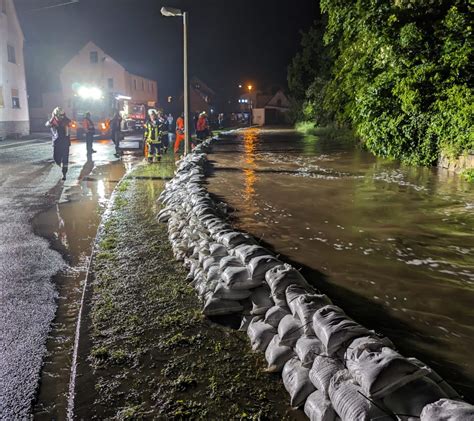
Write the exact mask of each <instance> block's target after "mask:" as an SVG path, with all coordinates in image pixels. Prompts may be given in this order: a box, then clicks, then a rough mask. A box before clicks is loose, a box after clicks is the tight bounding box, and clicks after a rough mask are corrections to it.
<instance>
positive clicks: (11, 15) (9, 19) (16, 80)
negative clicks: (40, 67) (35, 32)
mask: <svg viewBox="0 0 474 421" xmlns="http://www.w3.org/2000/svg"><path fill="white" fill-rule="evenodd" d="M3 1H4V2H5V6H6V14H5V13H3V12H2V9H1V8H0V138H4V137H7V136H9V135H26V134H28V133H29V132H30V122H29V114H28V96H27V93H26V79H25V62H24V58H23V43H24V37H23V32H22V30H21V27H20V24H19V22H18V17H17V15H16V11H15V7H14V5H13V1H12V0H3ZM8 45H10V46H12V47H14V49H15V59H16V60H15V61H16V63H10V62H9V61H8V47H7V46H8ZM12 90H18V98H19V106H20V107H19V108H13V103H12Z"/></svg>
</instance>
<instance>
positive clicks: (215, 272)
mask: <svg viewBox="0 0 474 421" xmlns="http://www.w3.org/2000/svg"><path fill="white" fill-rule="evenodd" d="M220 278H221V272H220V271H219V267H218V266H217V265H214V266H211V267H210V268H209V269H208V270H207V274H206V279H207V281H208V282H214V285H217V282H218V281H220Z"/></svg>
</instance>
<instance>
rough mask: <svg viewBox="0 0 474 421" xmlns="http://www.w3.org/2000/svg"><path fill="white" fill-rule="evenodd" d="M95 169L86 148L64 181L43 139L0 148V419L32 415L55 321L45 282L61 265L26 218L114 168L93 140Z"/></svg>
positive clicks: (78, 149) (73, 155)
mask: <svg viewBox="0 0 474 421" xmlns="http://www.w3.org/2000/svg"><path fill="white" fill-rule="evenodd" d="M94 149H95V150H97V153H95V154H94V155H93V160H94V165H93V166H92V165H91V163H90V162H89V163H87V159H86V145H85V143H84V142H73V143H72V145H71V151H70V167H69V173H68V178H67V180H66V181H65V182H62V181H61V170H60V168H58V167H57V166H56V165H55V164H54V162H53V160H52V147H51V142H50V141H49V140H48V139H47V138H43V139H34V140H29V141H16V142H0V309H1V311H0V419H1V420H6V419H9V420H11V419H23V418H27V417H28V415H29V414H30V412H31V405H32V401H33V400H34V398H35V394H36V390H37V387H38V381H39V376H40V369H41V366H42V362H43V359H44V356H45V352H46V339H47V336H48V333H49V331H50V326H51V323H52V321H53V319H54V317H55V312H56V305H57V304H56V299H57V292H56V289H55V286H54V285H53V283H52V281H51V278H52V277H53V276H54V275H55V274H56V273H57V272H59V271H60V270H61V269H63V268H64V267H65V265H66V263H65V261H64V260H63V258H62V257H61V255H60V254H59V253H58V252H56V251H54V250H52V249H51V248H50V245H49V243H48V242H47V241H46V240H44V239H43V238H40V237H38V236H36V235H35V234H34V232H33V227H32V226H31V220H32V218H33V217H34V216H35V215H36V214H38V213H39V212H41V211H44V210H46V209H48V208H50V207H51V206H52V205H54V204H55V203H57V202H58V201H59V202H64V201H68V200H69V199H70V198H71V197H72V196H74V194H75V191H76V189H77V185H78V183H79V181H80V180H81V178H84V177H86V176H87V175H88V173H90V170H91V167H98V166H102V165H105V164H108V163H110V162H113V161H117V158H115V157H114V155H113V154H114V148H113V145H112V143H111V142H110V141H105V140H104V141H96V142H95V144H94Z"/></svg>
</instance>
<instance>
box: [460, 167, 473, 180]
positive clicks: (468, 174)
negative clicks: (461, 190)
mask: <svg viewBox="0 0 474 421" xmlns="http://www.w3.org/2000/svg"><path fill="white" fill-rule="evenodd" d="M461 175H462V176H463V177H464V179H465V180H467V181H469V182H470V183H474V168H470V169H468V170H464V171H463V172H462V173H461Z"/></svg>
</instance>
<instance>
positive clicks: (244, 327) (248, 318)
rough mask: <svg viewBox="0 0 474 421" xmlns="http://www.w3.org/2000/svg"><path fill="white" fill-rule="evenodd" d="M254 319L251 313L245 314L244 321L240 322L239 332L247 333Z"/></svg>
mask: <svg viewBox="0 0 474 421" xmlns="http://www.w3.org/2000/svg"><path fill="white" fill-rule="evenodd" d="M253 318H254V316H252V315H251V314H250V313H249V314H243V315H242V321H241V322H240V326H239V330H240V331H241V332H247V329H248V327H249V325H250V322H251V321H252V319H253Z"/></svg>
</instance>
